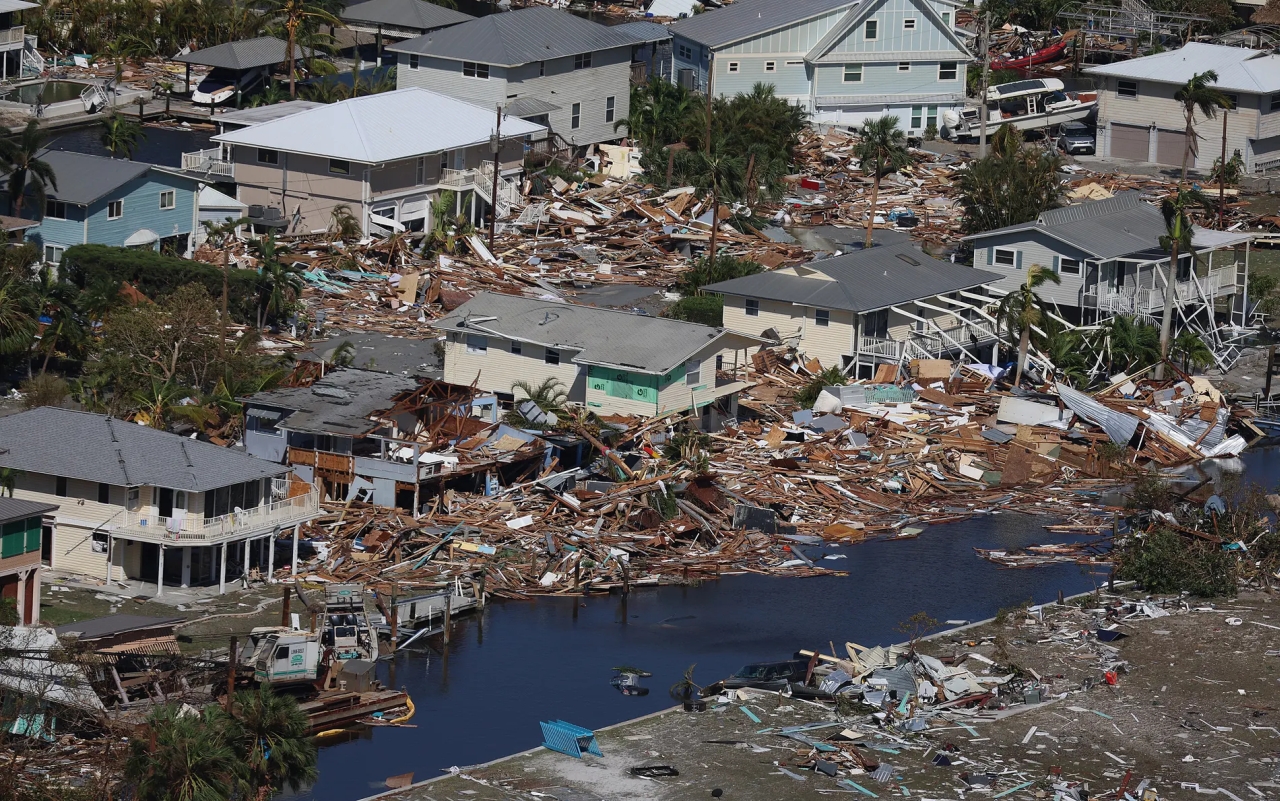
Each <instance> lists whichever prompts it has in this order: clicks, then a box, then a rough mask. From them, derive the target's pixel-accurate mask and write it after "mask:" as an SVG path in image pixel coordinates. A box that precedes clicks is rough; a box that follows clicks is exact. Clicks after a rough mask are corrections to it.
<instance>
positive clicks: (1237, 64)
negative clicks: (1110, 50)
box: [1085, 42, 1280, 94]
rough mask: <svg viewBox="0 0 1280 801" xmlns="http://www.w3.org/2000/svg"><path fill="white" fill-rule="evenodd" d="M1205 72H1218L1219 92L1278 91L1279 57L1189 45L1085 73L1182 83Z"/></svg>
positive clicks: (1279, 85)
mask: <svg viewBox="0 0 1280 801" xmlns="http://www.w3.org/2000/svg"><path fill="white" fill-rule="evenodd" d="M1208 70H1213V71H1214V72H1216V73H1218V80H1217V82H1216V83H1215V84H1214V86H1216V87H1218V88H1219V89H1223V90H1226V91H1233V92H1235V91H1238V92H1252V93H1257V94H1268V93H1271V92H1280V56H1277V55H1274V54H1272V53H1269V52H1267V51H1265V50H1250V49H1249V48H1247V47H1227V46H1226V45H1214V44H1205V43H1203V42H1192V43H1190V44H1187V45H1184V46H1183V47H1182V49H1180V50H1168V51H1166V52H1164V53H1156V54H1155V55H1154V56H1143V57H1142V58H1133V59H1129V60H1128V61H1121V62H1118V63H1115V64H1105V65H1102V66H1098V67H1090V68H1088V69H1086V70H1085V72H1087V73H1089V74H1091V75H1111V76H1114V77H1117V78H1132V79H1135V80H1141V81H1157V82H1159V83H1173V84H1183V83H1186V82H1187V81H1189V80H1191V77H1192V76H1194V75H1197V74H1199V73H1202V72H1207V71H1208Z"/></svg>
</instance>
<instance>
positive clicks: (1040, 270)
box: [996, 264, 1062, 387]
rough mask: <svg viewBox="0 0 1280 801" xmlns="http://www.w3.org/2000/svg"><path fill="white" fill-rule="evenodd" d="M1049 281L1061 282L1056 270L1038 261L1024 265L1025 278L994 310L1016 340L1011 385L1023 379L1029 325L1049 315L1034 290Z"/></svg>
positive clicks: (1029, 330)
mask: <svg viewBox="0 0 1280 801" xmlns="http://www.w3.org/2000/svg"><path fill="white" fill-rule="evenodd" d="M1046 281H1048V282H1050V283H1054V284H1059V283H1062V279H1060V278H1058V274H1057V273H1055V272H1054V271H1053V270H1047V269H1045V268H1044V267H1041V266H1040V265H1039V264H1033V265H1031V266H1030V267H1028V268H1027V278H1026V280H1025V281H1023V283H1022V286H1020V287H1018V289H1017V290H1016V291H1013V292H1010V293H1009V294H1007V295H1005V296H1004V297H1003V298H1001V299H1000V306H999V308H997V310H996V319H997V320H1000V321H1001V322H1002V323H1004V327H1005V331H1006V332H1007V333H1008V335H1009V339H1010V340H1012V339H1014V338H1015V337H1016V338H1017V340H1018V367H1017V369H1016V370H1015V371H1014V373H1013V385H1014V386H1015V387H1016V386H1018V384H1019V383H1020V382H1021V381H1022V371H1023V369H1024V368H1025V366H1026V363H1027V348H1028V347H1029V346H1030V345H1031V329H1032V328H1033V327H1036V326H1039V325H1040V321H1041V320H1042V319H1044V318H1045V317H1047V316H1048V309H1047V308H1046V307H1045V303H1044V301H1043V300H1041V299H1040V296H1039V295H1037V294H1036V289H1038V288H1039V287H1040V286H1042V285H1044V283H1045V282H1046Z"/></svg>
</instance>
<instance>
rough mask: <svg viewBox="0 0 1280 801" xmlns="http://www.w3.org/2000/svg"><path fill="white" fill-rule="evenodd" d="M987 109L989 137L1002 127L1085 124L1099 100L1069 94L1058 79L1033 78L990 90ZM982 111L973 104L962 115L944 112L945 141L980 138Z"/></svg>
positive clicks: (1093, 95)
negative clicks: (1079, 122)
mask: <svg viewBox="0 0 1280 801" xmlns="http://www.w3.org/2000/svg"><path fill="white" fill-rule="evenodd" d="M985 107H986V112H987V133H988V135H990V134H993V133H995V131H996V129H997V128H999V127H1000V126H1001V125H1012V126H1013V127H1014V128H1017V129H1019V130H1022V131H1031V130H1037V129H1041V128H1055V127H1057V126H1058V125H1061V124H1062V123H1064V122H1075V121H1083V120H1085V119H1087V118H1088V117H1089V116H1090V115H1092V114H1093V113H1094V111H1095V110H1096V109H1097V108H1098V96H1097V94H1096V93H1093V92H1068V91H1066V87H1065V86H1064V85H1063V83H1062V81H1060V80H1058V79H1057V78H1032V79H1030V80H1025V81H1014V82H1012V83H1003V84H1000V85H999V86H992V87H988V89H987V97H986V104H985ZM982 108H983V107H982V106H980V105H978V104H976V103H972V104H970V105H967V106H965V108H964V109H962V110H961V111H959V112H956V111H946V112H943V115H942V124H943V127H942V135H943V137H944V138H947V139H952V140H956V141H959V140H962V139H975V138H977V136H978V133H979V131H980V130H981V128H982V117H981V114H982Z"/></svg>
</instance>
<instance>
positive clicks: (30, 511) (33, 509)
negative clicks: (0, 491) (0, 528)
mask: <svg viewBox="0 0 1280 801" xmlns="http://www.w3.org/2000/svg"><path fill="white" fill-rule="evenodd" d="M57 508H58V505H57V504H56V503H40V502H39V501H24V500H21V499H19V498H4V497H0V523H3V522H5V521H6V520H21V519H22V518H24V517H35V516H36V515H42V514H44V513H45V512H52V511H53V510H55V509H57Z"/></svg>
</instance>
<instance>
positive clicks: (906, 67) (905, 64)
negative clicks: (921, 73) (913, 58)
mask: <svg viewBox="0 0 1280 801" xmlns="http://www.w3.org/2000/svg"><path fill="white" fill-rule="evenodd" d="M898 72H911V62H910V61H899V62H898Z"/></svg>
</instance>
